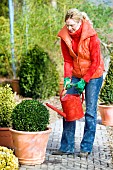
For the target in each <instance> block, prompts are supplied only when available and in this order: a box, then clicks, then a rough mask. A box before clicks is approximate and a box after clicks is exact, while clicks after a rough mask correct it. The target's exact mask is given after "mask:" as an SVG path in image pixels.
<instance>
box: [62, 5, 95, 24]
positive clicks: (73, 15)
mask: <svg viewBox="0 0 113 170" xmlns="http://www.w3.org/2000/svg"><path fill="white" fill-rule="evenodd" d="M69 18H70V19H73V20H75V21H80V20H83V19H86V20H88V21H89V22H90V23H91V24H92V22H91V20H90V19H89V17H88V15H87V14H86V13H85V12H80V11H79V10H78V9H76V8H72V9H69V10H68V11H67V13H66V15H65V21H66V20H67V19H69Z"/></svg>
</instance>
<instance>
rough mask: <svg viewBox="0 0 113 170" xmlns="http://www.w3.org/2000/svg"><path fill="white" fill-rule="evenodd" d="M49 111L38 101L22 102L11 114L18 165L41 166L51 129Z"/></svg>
mask: <svg viewBox="0 0 113 170" xmlns="http://www.w3.org/2000/svg"><path fill="white" fill-rule="evenodd" d="M48 124H49V111H48V110H47V108H46V106H44V105H43V104H42V103H41V102H40V101H38V100H34V99H32V100H23V101H22V102H21V103H19V104H18V105H16V107H15V108H14V110H13V113H12V128H11V129H10V131H11V133H12V138H13V144H14V150H15V155H16V156H17V157H18V159H19V163H20V164H27V165H35V164H41V163H43V162H44V159H45V152H46V146H47V142H48V139H49V134H50V132H51V128H48V127H47V126H48Z"/></svg>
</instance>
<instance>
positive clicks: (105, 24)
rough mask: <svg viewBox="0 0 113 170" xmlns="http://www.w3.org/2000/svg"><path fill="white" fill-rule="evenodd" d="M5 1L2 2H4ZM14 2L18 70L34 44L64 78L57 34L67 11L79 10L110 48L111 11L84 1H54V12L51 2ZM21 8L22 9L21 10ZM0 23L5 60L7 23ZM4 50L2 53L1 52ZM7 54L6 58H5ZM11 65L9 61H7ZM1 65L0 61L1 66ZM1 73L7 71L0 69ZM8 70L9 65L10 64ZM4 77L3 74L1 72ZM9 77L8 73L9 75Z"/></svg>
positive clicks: (112, 13) (7, 51) (7, 43)
mask: <svg viewBox="0 0 113 170" xmlns="http://www.w3.org/2000/svg"><path fill="white" fill-rule="evenodd" d="M5 1H6V0H4V2H5ZM24 2H25V4H26V5H23V4H24V3H22V1H21V0H14V4H15V16H14V19H15V20H14V42H15V46H14V52H15V60H16V67H17V75H18V70H19V68H20V62H21V56H23V53H24V54H25V53H27V52H28V50H29V49H31V48H33V47H34V45H35V44H38V45H40V46H41V47H42V48H43V49H46V51H47V52H48V54H49V56H50V58H51V59H52V61H53V62H54V63H55V64H56V65H57V70H58V71H59V74H60V76H62V75H63V67H62V65H63V60H62V57H61V52H60V48H59V46H60V42H59V39H58V37H57V34H58V31H59V30H60V29H61V28H62V26H63V25H64V24H65V23H64V16H65V14H66V11H67V10H68V9H69V8H74V7H75V8H78V9H79V10H81V11H85V12H86V13H87V14H88V16H89V17H90V19H91V20H92V21H93V23H94V27H95V29H96V31H97V33H98V35H99V38H100V39H101V40H103V41H104V42H105V43H106V44H110V42H109V38H108V37H110V35H111V33H113V22H112V20H111V18H113V9H112V8H110V7H107V6H103V5H99V6H95V5H94V4H92V3H89V2H88V1H86V0H76V1H75V0H57V9H54V8H53V7H52V5H51V3H50V0H38V1H36V0H25V1H24ZM22 5H23V6H22ZM2 20H3V21H4V23H3V21H0V23H2V24H1V26H0V32H1V36H0V53H1V54H5V55H4V56H11V54H10V45H9V44H10V34H9V33H10V31H9V20H8V19H7V20H6V19H5V20H4V17H2ZM4 49H5V50H4ZM7 53H8V54H7ZM8 60H10V62H9V63H11V62H12V60H11V57H10V58H8ZM1 62H2V61H0V66H1V65H2V64H1ZM2 67H4V69H6V67H5V66H4V65H2ZM9 67H10V69H6V70H11V65H10V64H9ZM3 74H4V71H3ZM8 75H10V76H11V72H8Z"/></svg>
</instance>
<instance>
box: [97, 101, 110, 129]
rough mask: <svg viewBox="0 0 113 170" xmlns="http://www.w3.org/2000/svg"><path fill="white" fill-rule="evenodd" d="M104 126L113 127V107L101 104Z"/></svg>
mask: <svg viewBox="0 0 113 170" xmlns="http://www.w3.org/2000/svg"><path fill="white" fill-rule="evenodd" d="M98 107H99V112H100V116H101V118H102V124H103V125H105V126H113V105H111V106H107V105H103V104H100V105H99V106H98Z"/></svg>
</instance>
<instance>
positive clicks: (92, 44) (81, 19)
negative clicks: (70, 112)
mask: <svg viewBox="0 0 113 170" xmlns="http://www.w3.org/2000/svg"><path fill="white" fill-rule="evenodd" d="M58 36H59V37H60V38H61V50H62V54H63V58H64V88H65V89H67V94H78V93H79V94H81V93H82V92H83V90H85V104H86V112H85V126H84V134H83V139H82V141H81V144H80V153H79V154H78V156H79V157H87V156H88V155H89V154H90V153H91V151H92V147H93V143H94V139H95V132H96V120H97V101H98V95H99V91H100V88H101V85H102V81H103V70H104V64H103V59H102V56H101V52H100V41H99V38H98V36H97V33H96V31H95V30H94V28H93V25H92V23H91V21H90V20H89V18H88V16H87V14H86V13H84V12H80V11H79V10H77V9H70V10H68V11H67V14H66V16H65V26H64V27H63V28H62V29H61V30H60V32H59V33H58ZM72 83H74V84H76V85H75V87H72V86H71V84H72ZM75 128H76V121H71V122H69V121H66V120H65V119H63V133H62V139H61V146H60V148H59V150H58V151H57V152H53V153H52V154H54V155H69V154H74V149H75V146H74V143H75V142H74V139H75Z"/></svg>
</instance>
